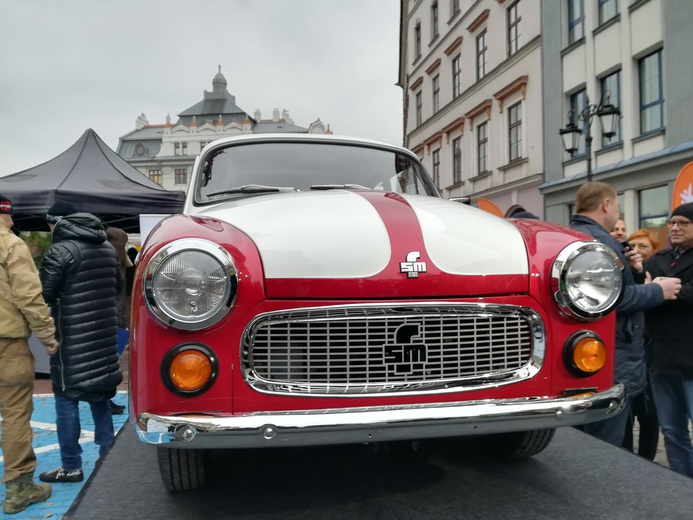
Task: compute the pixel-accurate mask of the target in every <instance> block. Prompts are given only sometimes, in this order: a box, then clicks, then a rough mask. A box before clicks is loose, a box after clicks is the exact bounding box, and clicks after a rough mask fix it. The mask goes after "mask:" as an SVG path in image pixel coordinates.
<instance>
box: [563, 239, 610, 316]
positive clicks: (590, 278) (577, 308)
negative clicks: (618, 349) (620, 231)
mask: <svg viewBox="0 0 693 520" xmlns="http://www.w3.org/2000/svg"><path fill="white" fill-rule="evenodd" d="M621 268H622V265H621V262H620V260H619V259H618V256H617V255H616V253H615V252H614V251H613V249H611V248H610V247H608V246H605V245H604V244H600V243H599V242H575V243H573V244H570V245H569V246H568V247H566V248H565V249H563V251H561V252H560V253H559V254H558V256H557V257H556V260H554V262H553V267H552V269H551V285H552V290H553V294H554V298H555V299H556V303H557V304H558V306H559V308H560V309H561V311H562V312H563V313H564V314H566V315H567V316H570V317H572V318H578V319H586V320H589V319H596V318H601V317H602V316H604V315H606V314H608V313H609V312H611V311H612V310H613V309H614V308H615V307H616V304H617V303H618V299H619V296H620V295H621V283H622V277H623V273H622V272H621Z"/></svg>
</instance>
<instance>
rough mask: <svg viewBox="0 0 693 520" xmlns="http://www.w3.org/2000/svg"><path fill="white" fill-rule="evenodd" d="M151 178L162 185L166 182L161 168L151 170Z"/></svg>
mask: <svg viewBox="0 0 693 520" xmlns="http://www.w3.org/2000/svg"><path fill="white" fill-rule="evenodd" d="M149 180H151V181H154V182H156V183H157V184H158V185H159V186H161V185H162V184H163V182H164V177H163V175H162V174H161V170H149Z"/></svg>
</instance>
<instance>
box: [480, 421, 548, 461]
mask: <svg viewBox="0 0 693 520" xmlns="http://www.w3.org/2000/svg"><path fill="white" fill-rule="evenodd" d="M555 433H556V429H555V428H551V429H546V430H531V431H526V432H511V433H498V434H494V435H489V436H488V437H485V438H484V439H483V441H482V446H483V449H484V451H485V452H486V453H488V454H490V455H493V456H496V457H500V458H504V459H526V458H527V457H532V456H533V455H536V454H537V453H540V452H542V451H544V450H545V449H546V447H547V446H548V445H549V444H550V443H551V440H552V439H553V436H554V434H555Z"/></svg>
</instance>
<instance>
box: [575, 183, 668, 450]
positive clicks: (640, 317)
mask: <svg viewBox="0 0 693 520" xmlns="http://www.w3.org/2000/svg"><path fill="white" fill-rule="evenodd" d="M619 210H620V204H619V201H618V195H617V194H616V190H615V189H614V187H613V186H611V185H610V184H606V183H603V182H588V183H586V184H583V185H582V186H581V187H580V189H579V190H578V192H577V197H576V199H575V211H576V213H577V214H576V215H574V216H573V218H572V219H571V221H570V227H572V228H573V229H576V230H578V231H582V232H583V233H585V234H587V235H590V236H592V237H593V238H595V239H597V240H598V241H599V242H601V243H602V244H605V245H607V246H609V247H611V248H612V249H613V250H614V251H615V252H616V254H617V255H618V257H619V259H620V260H621V263H622V264H623V266H624V267H623V288H622V296H621V300H620V301H619V304H618V307H617V308H616V349H615V360H614V381H615V382H616V383H623V384H625V386H626V397H627V400H626V406H625V408H624V410H623V411H622V412H621V413H620V414H619V415H617V416H616V417H612V418H610V419H606V420H604V421H599V422H596V423H592V424H586V425H585V426H584V427H583V428H582V429H583V431H585V432H586V433H589V434H590V435H593V436H594V437H597V438H598V439H601V440H603V441H606V442H609V443H611V444H613V445H614V446H619V447H620V446H621V445H622V444H623V437H624V436H625V432H626V422H627V421H628V416H629V408H630V399H631V398H633V397H634V396H636V395H638V394H639V393H641V392H642V391H643V390H644V389H645V385H646V384H647V379H646V373H645V330H644V329H645V316H644V314H643V311H645V310H647V309H652V308H654V307H657V306H659V305H661V303H662V302H663V301H664V300H673V299H675V298H676V294H677V293H678V290H679V289H680V288H681V283H680V280H678V279H677V278H657V279H655V280H654V281H653V282H652V283H642V282H645V281H647V282H649V280H646V279H645V272H644V270H643V267H642V257H641V256H640V253H638V252H636V251H634V250H632V251H629V252H627V253H625V255H624V253H623V251H622V248H621V245H620V244H619V243H618V241H617V240H616V239H615V238H613V237H612V236H611V235H610V234H609V232H610V231H611V229H613V227H614V225H615V224H616V221H617V220H618V218H619ZM634 272H635V273H637V274H638V275H639V281H640V283H637V282H636V277H635V275H634ZM605 339H606V338H605Z"/></svg>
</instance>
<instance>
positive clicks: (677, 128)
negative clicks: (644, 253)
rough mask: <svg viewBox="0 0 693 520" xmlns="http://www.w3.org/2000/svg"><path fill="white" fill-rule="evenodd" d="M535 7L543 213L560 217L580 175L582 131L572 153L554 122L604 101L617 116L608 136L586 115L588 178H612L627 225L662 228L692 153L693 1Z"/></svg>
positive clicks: (582, 0) (564, 1) (603, 0)
mask: <svg viewBox="0 0 693 520" xmlns="http://www.w3.org/2000/svg"><path fill="white" fill-rule="evenodd" d="M541 8H542V9H541V10H542V18H541V22H542V27H543V32H542V52H543V81H544V128H543V133H544V170H545V182H544V183H543V184H542V186H541V192H542V194H543V196H544V204H545V215H546V219H547V220H550V221H553V222H558V223H562V224H567V223H568V222H569V218H570V215H571V214H572V212H573V209H574V207H573V202H574V199H575V194H576V192H577V189H578V188H579V187H580V185H581V184H582V183H584V182H585V180H586V172H587V162H588V155H587V153H586V146H585V139H584V137H585V136H584V133H583V136H582V139H581V141H580V145H579V147H578V149H577V151H576V152H575V153H574V154H572V155H570V154H568V153H566V152H565V151H564V147H563V144H562V141H561V137H560V136H559V130H560V129H561V128H564V127H565V126H566V125H567V124H568V123H569V122H571V121H572V122H574V123H575V124H577V125H578V126H579V127H581V128H582V129H583V131H584V130H585V125H586V124H587V123H586V122H585V121H580V120H579V118H576V117H575V113H579V112H581V111H582V110H583V109H584V108H585V107H586V106H587V105H595V106H594V108H595V109H596V108H598V107H599V106H600V105H601V104H604V103H606V102H609V103H611V104H613V105H615V106H617V107H618V108H619V109H620V111H621V113H622V117H621V120H620V124H619V126H618V128H617V132H616V135H615V136H614V137H613V138H611V139H607V138H606V137H604V136H603V135H602V129H601V125H600V124H599V122H598V118H597V117H594V118H593V119H592V124H591V126H590V131H591V132H590V133H591V134H592V137H593V140H592V146H591V154H590V155H589V159H590V160H591V167H592V179H593V180H599V181H605V182H608V183H610V184H613V185H614V186H615V187H616V189H617V191H618V193H619V197H620V199H621V207H622V210H623V211H624V216H625V221H626V225H627V229H628V231H629V232H633V231H635V230H637V229H640V228H644V227H648V228H654V229H655V230H658V232H659V233H661V234H665V233H664V227H663V226H664V224H665V222H666V219H667V216H668V214H669V212H670V211H671V192H672V188H673V184H674V180H675V179H676V176H677V174H678V172H679V171H680V170H681V168H682V167H683V166H684V165H685V164H686V163H687V162H689V161H691V160H693V94H692V89H691V85H693V67H691V66H690V65H691V64H692V63H693V35H692V33H691V30H690V26H691V24H693V2H690V0H561V1H557V0H542V2H541ZM571 110H572V111H573V112H572V113H571Z"/></svg>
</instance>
